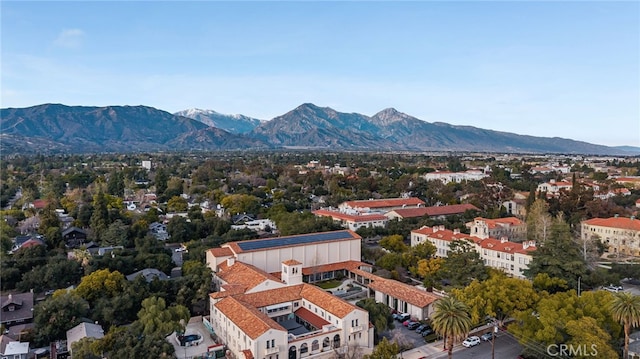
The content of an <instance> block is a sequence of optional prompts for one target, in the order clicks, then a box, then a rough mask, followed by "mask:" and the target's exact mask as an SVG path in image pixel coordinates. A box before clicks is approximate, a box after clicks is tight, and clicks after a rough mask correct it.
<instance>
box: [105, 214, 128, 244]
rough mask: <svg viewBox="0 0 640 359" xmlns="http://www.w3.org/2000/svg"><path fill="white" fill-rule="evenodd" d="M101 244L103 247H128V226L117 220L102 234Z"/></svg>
mask: <svg viewBox="0 0 640 359" xmlns="http://www.w3.org/2000/svg"><path fill="white" fill-rule="evenodd" d="M101 242H102V244H103V245H105V246H123V247H130V243H129V242H130V241H129V226H127V225H126V224H124V223H123V222H122V221H121V220H119V219H118V220H116V221H114V222H113V223H111V224H110V225H109V226H108V227H107V229H106V230H105V231H104V232H103V233H102V238H101Z"/></svg>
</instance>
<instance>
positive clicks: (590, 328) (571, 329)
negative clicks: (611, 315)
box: [567, 317, 618, 359]
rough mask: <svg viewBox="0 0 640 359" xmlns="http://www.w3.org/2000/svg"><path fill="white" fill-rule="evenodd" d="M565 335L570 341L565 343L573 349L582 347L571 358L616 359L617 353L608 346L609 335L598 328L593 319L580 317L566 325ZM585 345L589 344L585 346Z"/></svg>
mask: <svg viewBox="0 0 640 359" xmlns="http://www.w3.org/2000/svg"><path fill="white" fill-rule="evenodd" d="M567 334H568V335H570V336H571V340H569V341H568V342H567V344H568V345H570V346H572V347H573V348H579V347H582V348H583V351H582V353H580V354H577V355H575V356H573V358H585V359H586V358H593V357H594V356H596V355H597V356H598V357H599V358H617V357H618V353H617V352H616V350H614V349H613V348H612V347H611V345H610V344H609V343H610V341H611V335H609V333H607V331H605V330H604V329H602V328H601V327H600V326H598V323H597V322H596V320H595V319H593V318H591V317H582V318H579V319H576V320H571V321H569V322H568V323H567ZM585 343H589V344H588V345H585Z"/></svg>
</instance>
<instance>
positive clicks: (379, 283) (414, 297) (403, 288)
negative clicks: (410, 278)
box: [369, 277, 440, 308]
mask: <svg viewBox="0 0 640 359" xmlns="http://www.w3.org/2000/svg"><path fill="white" fill-rule="evenodd" d="M369 288H371V289H373V290H375V291H378V292H382V293H385V294H388V295H391V296H393V297H395V298H398V299H400V300H402V301H404V302H407V303H409V304H411V305H415V306H416V307H419V308H424V307H426V306H428V305H429V304H431V303H433V302H435V301H436V300H438V299H440V297H438V296H437V295H435V294H433V293H429V292H427V291H423V290H420V289H418V288H416V287H414V286H411V285H408V284H405V283H402V282H398V281H396V280H392V279H385V278H381V277H377V278H376V279H375V280H374V281H373V282H372V283H370V284H369Z"/></svg>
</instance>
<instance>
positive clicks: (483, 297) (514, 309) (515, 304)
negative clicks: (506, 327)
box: [453, 270, 539, 326]
mask: <svg viewBox="0 0 640 359" xmlns="http://www.w3.org/2000/svg"><path fill="white" fill-rule="evenodd" d="M453 294H454V295H455V296H456V297H457V298H458V299H460V300H461V301H463V302H464V303H465V304H466V305H467V306H468V307H469V309H470V314H471V319H472V321H473V322H474V323H479V322H480V321H481V320H482V319H483V318H485V317H487V316H490V317H492V318H495V319H496V320H497V321H498V323H499V325H500V326H502V325H503V324H504V321H505V320H506V319H508V318H511V317H512V316H513V315H514V314H516V313H518V312H520V311H523V310H527V309H529V308H531V307H533V306H534V305H535V304H536V303H537V301H538V297H539V296H538V294H537V293H536V291H535V290H534V289H533V285H532V284H531V282H530V281H527V280H523V279H518V278H510V277H507V276H506V274H504V273H503V272H500V271H497V270H492V271H491V273H490V275H489V279H487V280H484V281H477V280H474V281H473V282H471V284H470V285H468V286H467V287H465V288H464V289H462V290H459V289H454V291H453Z"/></svg>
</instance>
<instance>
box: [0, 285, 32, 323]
mask: <svg viewBox="0 0 640 359" xmlns="http://www.w3.org/2000/svg"><path fill="white" fill-rule="evenodd" d="M0 305H1V307H0V311H1V312H0V313H1V314H2V315H0V324H2V325H4V326H5V328H6V327H10V326H12V325H14V324H21V323H29V322H31V321H33V292H26V293H11V294H8V295H3V296H0Z"/></svg>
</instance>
